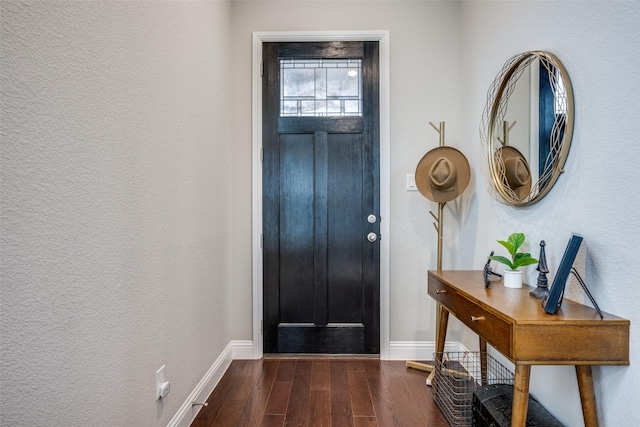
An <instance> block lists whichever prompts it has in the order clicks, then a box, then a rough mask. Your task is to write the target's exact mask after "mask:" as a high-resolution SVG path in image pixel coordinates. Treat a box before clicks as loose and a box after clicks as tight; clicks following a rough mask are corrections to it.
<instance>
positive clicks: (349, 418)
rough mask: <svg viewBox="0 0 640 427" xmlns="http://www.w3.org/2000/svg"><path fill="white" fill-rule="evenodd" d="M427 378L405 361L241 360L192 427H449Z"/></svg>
mask: <svg viewBox="0 0 640 427" xmlns="http://www.w3.org/2000/svg"><path fill="white" fill-rule="evenodd" d="M427 376H428V374H427V373H425V372H421V371H418V370H415V369H409V368H406V366H405V362H404V361H381V360H379V359H355V358H318V357H310V358H305V357H301V358H290V357H284V358H265V359H261V360H235V361H233V362H232V363H231V366H230V367H229V369H228V370H227V372H226V373H225V374H224V376H223V377H222V379H221V380H220V382H219V383H218V385H217V387H216V388H215V390H214V391H213V393H212V394H211V396H210V397H209V399H208V400H207V403H208V404H209V405H208V406H206V407H203V408H202V410H201V411H200V412H199V413H198V416H197V417H196V419H195V420H194V421H193V423H192V424H191V426H192V427H213V426H234V427H235V426H247V427H260V426H262V427H275V426H278V427H282V426H293V427H320V426H322V427H349V426H353V427H372V426H378V427H391V426H397V427H416V426H425V427H437V426H448V425H449V424H448V423H447V421H446V419H445V418H444V416H443V414H442V412H441V411H440V409H439V408H438V406H437V405H436V404H435V402H434V401H433V396H432V394H431V389H430V388H429V387H427V386H426V384H425V379H426V377H427Z"/></svg>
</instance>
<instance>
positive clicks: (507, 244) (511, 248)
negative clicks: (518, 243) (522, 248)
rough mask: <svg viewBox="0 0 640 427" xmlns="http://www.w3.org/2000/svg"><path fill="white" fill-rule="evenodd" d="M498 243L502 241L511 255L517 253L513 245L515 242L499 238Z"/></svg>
mask: <svg viewBox="0 0 640 427" xmlns="http://www.w3.org/2000/svg"><path fill="white" fill-rule="evenodd" d="M498 243H500V244H501V245H502V246H504V247H505V248H507V250H508V251H509V253H510V254H511V255H513V254H514V253H516V250H515V248H514V247H513V244H512V243H511V242H505V241H504V240H498Z"/></svg>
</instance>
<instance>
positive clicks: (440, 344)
mask: <svg viewBox="0 0 640 427" xmlns="http://www.w3.org/2000/svg"><path fill="white" fill-rule="evenodd" d="M447 323H449V311H448V310H447V309H446V308H444V307H441V308H440V322H439V325H438V332H437V334H436V352H437V353H442V352H443V351H444V342H445V340H446V338H447Z"/></svg>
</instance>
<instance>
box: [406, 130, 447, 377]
mask: <svg viewBox="0 0 640 427" xmlns="http://www.w3.org/2000/svg"><path fill="white" fill-rule="evenodd" d="M429 124H430V125H431V127H433V128H434V129H435V130H436V132H438V133H439V134H440V141H439V144H438V146H439V147H444V135H445V134H444V122H440V126H439V127H436V125H435V124H433V122H429ZM445 204H446V202H438V215H437V216H436V215H435V214H434V213H433V212H432V211H429V213H430V214H431V216H432V217H433V219H435V222H434V223H433V226H434V227H435V229H436V232H437V233H438V255H437V263H436V265H437V269H438V270H442V226H443V224H442V218H443V211H444V205H445ZM441 313H442V304H440V303H439V302H436V342H437V341H438V339H439V337H438V334H439V333H440V332H439V331H440V314H441ZM406 366H407V367H408V368H413V369H418V370H420V371H425V372H430V374H429V377H428V378H427V385H431V382H432V380H433V375H434V373H435V371H434V369H433V365H428V364H426V363H422V362H415V361H411V360H408V361H407V362H406Z"/></svg>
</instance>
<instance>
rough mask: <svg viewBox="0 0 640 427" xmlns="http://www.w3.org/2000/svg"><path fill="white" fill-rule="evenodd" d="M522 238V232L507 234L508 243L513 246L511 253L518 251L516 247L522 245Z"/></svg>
mask: <svg viewBox="0 0 640 427" xmlns="http://www.w3.org/2000/svg"><path fill="white" fill-rule="evenodd" d="M524 239H525V237H524V233H513V234H512V235H511V236H509V243H510V244H511V246H513V252H510V253H511V254H513V253H515V252H518V248H520V246H522V244H523V243H524Z"/></svg>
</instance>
